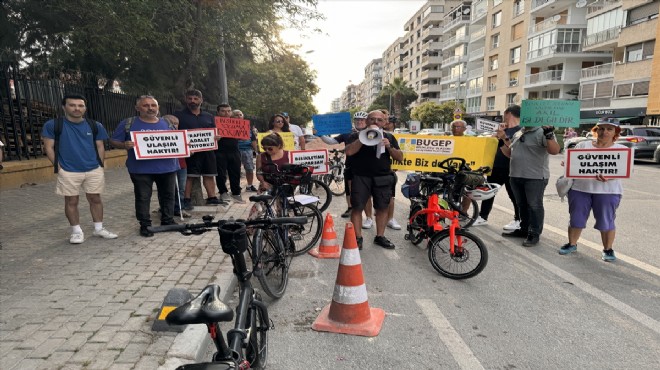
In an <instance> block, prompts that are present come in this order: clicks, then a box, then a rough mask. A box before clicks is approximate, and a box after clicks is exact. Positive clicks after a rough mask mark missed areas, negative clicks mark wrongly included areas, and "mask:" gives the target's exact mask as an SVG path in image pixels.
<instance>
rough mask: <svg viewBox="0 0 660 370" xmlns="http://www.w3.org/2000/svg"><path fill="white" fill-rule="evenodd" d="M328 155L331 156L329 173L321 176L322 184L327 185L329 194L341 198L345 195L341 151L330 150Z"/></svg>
mask: <svg viewBox="0 0 660 370" xmlns="http://www.w3.org/2000/svg"><path fill="white" fill-rule="evenodd" d="M329 153H331V154H333V156H332V158H330V173H328V174H326V175H321V179H322V180H323V182H324V183H325V184H326V185H328V188H330V192H331V193H332V195H334V196H338V197H339V196H342V195H344V193H346V186H345V185H344V181H345V179H344V168H345V167H346V165H345V164H344V156H343V155H340V154H343V153H344V151H343V150H337V149H332V150H330V151H329Z"/></svg>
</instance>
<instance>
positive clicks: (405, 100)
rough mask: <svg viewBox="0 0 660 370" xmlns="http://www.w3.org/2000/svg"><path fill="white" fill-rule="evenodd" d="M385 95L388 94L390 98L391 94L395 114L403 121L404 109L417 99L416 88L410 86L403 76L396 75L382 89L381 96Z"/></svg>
mask: <svg viewBox="0 0 660 370" xmlns="http://www.w3.org/2000/svg"><path fill="white" fill-rule="evenodd" d="M383 95H385V96H387V97H388V99H389V98H390V96H391V99H392V108H393V109H394V115H395V116H396V118H397V119H398V120H399V121H401V118H402V117H401V114H402V112H403V109H405V108H407V107H408V105H410V103H412V102H413V101H415V100H416V99H417V93H416V92H415V90H413V89H412V88H410V87H409V86H408V85H407V84H406V82H405V81H404V80H403V79H402V78H401V77H396V78H394V80H392V82H391V83H389V84H387V85H385V87H383V90H382V91H381V96H383ZM381 96H379V98H381Z"/></svg>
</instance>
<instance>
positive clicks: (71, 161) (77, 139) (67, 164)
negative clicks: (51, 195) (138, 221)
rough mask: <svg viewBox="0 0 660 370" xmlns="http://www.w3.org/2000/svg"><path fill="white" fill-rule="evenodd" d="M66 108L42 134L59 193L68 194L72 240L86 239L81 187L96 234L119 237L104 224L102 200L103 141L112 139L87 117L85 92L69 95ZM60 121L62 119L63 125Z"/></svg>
mask: <svg viewBox="0 0 660 370" xmlns="http://www.w3.org/2000/svg"><path fill="white" fill-rule="evenodd" d="M62 108H63V110H64V117H61V118H56V119H54V120H50V121H48V122H46V123H45V124H44V128H43V130H42V133H41V136H42V137H43V140H44V151H45V152H46V156H47V157H48V159H49V160H50V161H51V162H52V163H53V166H54V169H55V172H57V185H56V188H55V193H56V194H58V195H63V196H64V214H65V215H66V218H67V219H68V220H69V224H70V225H71V236H70V238H69V242H70V243H71V244H80V243H82V242H84V241H85V235H84V233H83V231H82V228H81V227H80V212H79V211H78V202H79V198H80V190H81V189H82V190H83V191H84V192H85V196H86V197H87V201H88V202H89V209H90V213H91V214H92V221H94V233H93V235H94V236H98V237H101V238H104V239H115V238H116V237H117V234H115V233H113V232H110V231H109V230H107V229H106V228H104V227H103V202H102V201H101V193H103V190H104V187H105V174H104V171H103V160H104V159H105V146H104V144H103V140H106V139H108V133H107V132H106V131H105V128H103V125H101V124H100V123H98V122H96V121H93V120H88V119H86V118H85V112H86V111H87V100H86V99H85V97H83V96H82V95H65V96H64V98H63V99H62ZM56 122H58V123H59V122H61V126H60V125H59V124H56ZM56 141H57V143H56Z"/></svg>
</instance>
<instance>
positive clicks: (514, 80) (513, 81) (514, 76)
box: [509, 70, 519, 87]
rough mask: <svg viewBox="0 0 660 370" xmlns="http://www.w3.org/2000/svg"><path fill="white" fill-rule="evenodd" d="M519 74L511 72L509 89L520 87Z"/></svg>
mask: <svg viewBox="0 0 660 370" xmlns="http://www.w3.org/2000/svg"><path fill="white" fill-rule="evenodd" d="M518 72H519V71H517V70H516V71H511V72H509V87H513V86H518Z"/></svg>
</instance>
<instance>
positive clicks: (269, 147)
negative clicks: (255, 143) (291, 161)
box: [262, 146, 278, 152]
mask: <svg viewBox="0 0 660 370" xmlns="http://www.w3.org/2000/svg"><path fill="white" fill-rule="evenodd" d="M262 148H263V150H265V151H267V152H274V151H276V150H277V149H278V147H276V146H262Z"/></svg>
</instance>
